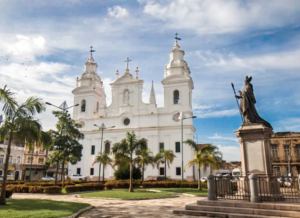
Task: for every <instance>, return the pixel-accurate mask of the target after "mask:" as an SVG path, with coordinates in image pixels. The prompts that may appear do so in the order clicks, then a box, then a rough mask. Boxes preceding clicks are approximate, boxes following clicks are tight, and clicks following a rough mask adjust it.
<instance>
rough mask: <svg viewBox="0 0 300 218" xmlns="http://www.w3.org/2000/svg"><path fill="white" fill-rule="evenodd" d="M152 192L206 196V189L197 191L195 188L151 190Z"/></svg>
mask: <svg viewBox="0 0 300 218" xmlns="http://www.w3.org/2000/svg"><path fill="white" fill-rule="evenodd" d="M153 189H154V190H159V191H165V192H176V193H182V194H191V195H197V196H207V192H208V191H207V189H202V190H198V189H196V188H153Z"/></svg>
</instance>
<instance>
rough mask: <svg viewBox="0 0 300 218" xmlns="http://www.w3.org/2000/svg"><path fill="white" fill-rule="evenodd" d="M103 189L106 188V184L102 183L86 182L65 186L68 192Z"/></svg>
mask: <svg viewBox="0 0 300 218" xmlns="http://www.w3.org/2000/svg"><path fill="white" fill-rule="evenodd" d="M103 189H104V185H103V184H102V183H86V184H80V185H67V186H65V191H66V192H67V193H71V192H81V191H96V190H103Z"/></svg>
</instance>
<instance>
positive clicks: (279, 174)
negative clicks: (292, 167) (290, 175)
mask: <svg viewBox="0 0 300 218" xmlns="http://www.w3.org/2000/svg"><path fill="white" fill-rule="evenodd" d="M273 175H274V176H281V173H280V167H273Z"/></svg>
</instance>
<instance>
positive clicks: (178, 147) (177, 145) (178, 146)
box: [175, 142, 180, 153]
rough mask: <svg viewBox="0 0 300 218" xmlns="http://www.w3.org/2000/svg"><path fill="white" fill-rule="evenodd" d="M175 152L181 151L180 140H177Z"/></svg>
mask: <svg viewBox="0 0 300 218" xmlns="http://www.w3.org/2000/svg"><path fill="white" fill-rule="evenodd" d="M175 152H176V153H180V142H175Z"/></svg>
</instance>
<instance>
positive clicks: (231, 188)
mask: <svg viewBox="0 0 300 218" xmlns="http://www.w3.org/2000/svg"><path fill="white" fill-rule="evenodd" d="M214 180H215V182H214V184H215V196H216V198H218V199H228V200H248V201H250V186H249V179H248V177H246V176H238V177H232V176H224V177H223V176H217V177H215V178H214Z"/></svg>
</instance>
